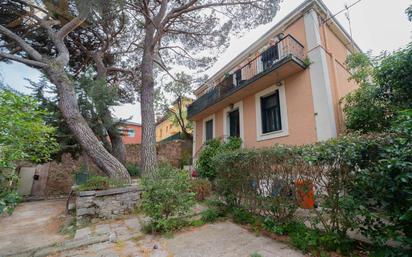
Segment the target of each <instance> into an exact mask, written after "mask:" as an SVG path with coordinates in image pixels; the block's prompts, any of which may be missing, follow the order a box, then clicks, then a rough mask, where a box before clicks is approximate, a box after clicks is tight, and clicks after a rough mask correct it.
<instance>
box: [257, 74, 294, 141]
mask: <svg viewBox="0 0 412 257" xmlns="http://www.w3.org/2000/svg"><path fill="white" fill-rule="evenodd" d="M255 104H256V106H255V110H256V140H257V141H262V140H267V139H272V138H276V137H284V136H287V135H289V132H288V117H287V113H288V112H287V104H286V93H285V85H284V83H283V82H281V83H277V84H276V85H273V86H271V87H268V88H266V89H264V90H262V91H260V92H258V93H257V94H255Z"/></svg>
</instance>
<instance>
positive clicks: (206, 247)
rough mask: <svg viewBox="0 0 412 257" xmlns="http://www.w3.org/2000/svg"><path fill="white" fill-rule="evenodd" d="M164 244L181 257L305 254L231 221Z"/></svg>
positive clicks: (178, 237) (297, 255)
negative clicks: (257, 234)
mask: <svg viewBox="0 0 412 257" xmlns="http://www.w3.org/2000/svg"><path fill="white" fill-rule="evenodd" d="M162 243H163V244H164V245H165V247H166V248H167V249H169V251H170V252H171V253H172V254H173V255H174V256H179V257H203V256H216V257H217V256H219V257H243V256H244V257H249V256H250V255H251V254H253V253H259V254H260V255H262V256H265V257H269V256H270V257H276V256H279V257H281V256H282V257H283V256H288V257H301V256H304V255H303V254H301V253H300V252H298V251H295V250H293V249H291V248H290V247H289V246H287V245H285V244H283V243H280V242H277V241H274V240H272V239H270V238H267V237H264V236H256V235H255V234H253V233H251V232H249V231H247V230H246V229H244V228H242V227H240V226H238V225H236V224H233V223H231V222H221V223H215V224H209V225H205V226H203V227H201V228H200V229H195V230H194V231H188V232H184V233H180V234H177V235H176V236H174V238H172V239H163V240H162Z"/></svg>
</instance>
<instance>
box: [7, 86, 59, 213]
mask: <svg viewBox="0 0 412 257" xmlns="http://www.w3.org/2000/svg"><path fill="white" fill-rule="evenodd" d="M46 115H47V112H45V111H43V110H42V109H41V108H40V104H39V103H38V102H37V101H36V100H35V99H34V98H32V97H29V96H23V95H19V94H16V93H14V92H12V91H10V90H5V89H0V148H1V150H0V214H2V213H3V212H4V211H7V212H8V213H9V214H11V213H12V212H13V210H14V208H15V206H16V205H17V204H18V202H19V201H20V199H21V198H20V196H19V195H18V193H17V188H16V187H17V184H18V180H19V177H18V174H17V171H16V166H15V165H16V162H17V161H23V160H26V161H32V162H35V163H39V162H44V161H48V160H49V159H50V156H51V154H52V153H54V152H56V151H57V150H58V149H59V146H58V144H57V143H56V140H55V137H54V136H55V129H54V128H53V127H51V126H48V125H45V122H44V118H45V116H46Z"/></svg>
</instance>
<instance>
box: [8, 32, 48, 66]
mask: <svg viewBox="0 0 412 257" xmlns="http://www.w3.org/2000/svg"><path fill="white" fill-rule="evenodd" d="M0 33H1V34H3V35H5V36H7V37H9V38H10V39H13V40H14V41H16V43H17V44H18V45H19V46H21V48H23V50H24V51H26V52H27V53H28V54H29V55H30V56H31V57H32V58H33V59H34V60H36V61H39V62H40V61H41V60H42V59H43V58H42V56H41V54H40V53H39V52H37V51H36V50H35V49H34V48H33V47H31V46H30V45H29V44H27V43H26V42H25V41H24V40H23V39H22V38H21V37H19V36H18V35H16V34H15V33H13V32H12V31H10V30H9V29H7V28H6V27H4V26H2V25H0Z"/></svg>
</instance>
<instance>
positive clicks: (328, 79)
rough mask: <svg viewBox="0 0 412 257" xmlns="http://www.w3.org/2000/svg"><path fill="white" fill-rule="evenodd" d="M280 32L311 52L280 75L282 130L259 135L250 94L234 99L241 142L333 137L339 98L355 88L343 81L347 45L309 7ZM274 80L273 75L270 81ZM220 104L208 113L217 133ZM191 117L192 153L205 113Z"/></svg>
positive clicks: (339, 128)
mask: <svg viewBox="0 0 412 257" xmlns="http://www.w3.org/2000/svg"><path fill="white" fill-rule="evenodd" d="M283 33H284V34H285V35H287V34H291V35H292V36H293V37H295V38H296V39H297V40H298V41H299V42H300V43H301V44H302V45H303V46H304V51H305V55H306V56H309V57H310V58H311V59H310V61H312V64H311V65H310V66H309V67H308V68H307V69H305V70H304V71H301V72H298V73H296V74H293V75H292V76H290V77H288V78H286V79H285V80H284V81H283V83H284V89H285V97H286V105H287V120H288V133H287V135H284V136H281V137H276V138H272V139H267V140H258V136H257V133H256V132H257V119H256V103H255V101H256V100H255V99H256V97H255V94H253V95H249V96H247V97H245V98H243V99H238V101H242V103H243V122H244V124H243V129H244V131H243V134H244V135H243V142H244V145H243V146H244V147H249V148H253V147H267V146H271V145H274V144H291V145H300V144H308V143H314V142H317V141H320V140H326V139H329V138H331V137H335V136H336V135H337V134H339V133H342V132H343V131H344V122H343V113H342V106H341V105H340V100H341V99H342V97H344V96H345V95H346V94H348V93H349V92H351V91H353V90H355V89H356V88H357V85H356V84H355V83H353V82H350V81H348V78H349V76H350V73H349V72H348V71H347V70H346V68H345V65H344V63H345V60H346V58H347V56H348V55H349V54H350V51H349V50H350V49H349V48H348V47H351V45H349V46H347V45H345V43H343V42H342V41H341V40H340V39H339V38H338V37H337V36H336V35H335V33H334V32H333V31H332V30H331V29H330V28H329V27H328V25H326V24H322V23H321V22H320V23H319V21H318V15H317V13H316V12H315V11H313V10H309V11H308V12H306V13H302V14H301V17H300V18H299V19H297V20H296V21H295V22H293V23H292V24H289V25H288V27H286V28H283ZM312 58H313V59H312ZM276 82H277V81H273V84H272V85H275V84H276ZM272 85H268V87H269V86H272ZM251 86H253V85H251ZM223 109H224V108H222V110H219V111H216V112H215V113H214V114H213V116H214V117H215V135H214V136H215V137H216V138H221V137H223V135H224V129H223V117H224V115H223ZM199 117H202V118H203V117H204V116H202V115H199ZM209 117H210V116H209ZM195 122H196V135H195V137H194V138H195V140H194V142H195V145H194V151H193V154H194V157H195V158H196V157H197V156H198V154H199V151H200V149H201V147H202V145H203V143H204V131H203V130H204V119H200V120H196V121H195Z"/></svg>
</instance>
